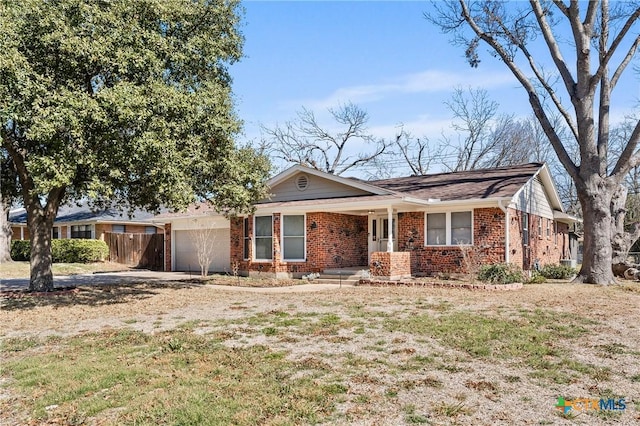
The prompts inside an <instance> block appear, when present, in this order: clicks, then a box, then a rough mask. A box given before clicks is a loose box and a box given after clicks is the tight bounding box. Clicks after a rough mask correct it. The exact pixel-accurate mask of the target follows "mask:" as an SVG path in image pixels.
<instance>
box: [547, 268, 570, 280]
mask: <svg viewBox="0 0 640 426" xmlns="http://www.w3.org/2000/svg"><path fill="white" fill-rule="evenodd" d="M575 274H576V270H575V269H574V268H572V267H571V266H564V265H544V266H543V267H542V269H540V275H542V276H543V277H545V278H550V279H554V280H566V279H568V278H571V277H572V276H574V275H575Z"/></svg>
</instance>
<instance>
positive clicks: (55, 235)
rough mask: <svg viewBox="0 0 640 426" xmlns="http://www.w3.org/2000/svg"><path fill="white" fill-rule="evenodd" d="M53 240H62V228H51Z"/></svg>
mask: <svg viewBox="0 0 640 426" xmlns="http://www.w3.org/2000/svg"><path fill="white" fill-rule="evenodd" d="M51 238H52V239H54V240H59V239H60V227H59V226H54V227H53V228H51Z"/></svg>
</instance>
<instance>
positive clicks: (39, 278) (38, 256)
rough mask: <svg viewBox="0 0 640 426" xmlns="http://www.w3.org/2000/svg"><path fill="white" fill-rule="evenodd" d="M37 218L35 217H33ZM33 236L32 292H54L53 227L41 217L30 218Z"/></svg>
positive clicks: (30, 283) (30, 285)
mask: <svg viewBox="0 0 640 426" xmlns="http://www.w3.org/2000/svg"><path fill="white" fill-rule="evenodd" d="M33 216H35V217H33ZM28 222H29V234H30V236H31V280H30V282H29V290H31V291H53V272H52V271H51V264H52V263H53V262H52V261H53V259H52V256H51V226H52V224H51V225H49V224H47V220H46V219H45V218H44V216H41V215H32V214H30V215H29V217H28Z"/></svg>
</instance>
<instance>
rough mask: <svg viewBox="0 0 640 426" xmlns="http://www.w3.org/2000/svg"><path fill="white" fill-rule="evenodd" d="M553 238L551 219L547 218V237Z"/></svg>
mask: <svg viewBox="0 0 640 426" xmlns="http://www.w3.org/2000/svg"><path fill="white" fill-rule="evenodd" d="M549 238H551V220H549V219H547V239H549Z"/></svg>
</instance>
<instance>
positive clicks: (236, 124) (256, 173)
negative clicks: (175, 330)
mask: <svg viewBox="0 0 640 426" xmlns="http://www.w3.org/2000/svg"><path fill="white" fill-rule="evenodd" d="M240 22H241V9H240V6H239V3H238V2H237V1H235V0H197V1H196V0H136V1H129V0H56V1H40V0H24V1H19V2H17V1H12V0H0V122H1V123H2V126H1V128H0V132H1V136H2V146H1V149H2V150H4V151H5V152H6V153H7V155H8V156H9V157H10V158H11V160H12V162H13V164H14V167H15V170H16V172H17V175H18V177H19V181H18V185H19V186H20V190H21V193H22V198H23V202H24V205H25V208H26V209H27V214H28V222H29V223H28V225H29V228H30V234H31V236H32V257H31V263H32V271H31V272H32V276H31V284H32V288H41V287H44V288H46V287H51V286H52V278H51V276H50V268H49V271H47V270H46V268H44V269H43V267H42V264H41V263H42V262H43V261H44V263H45V264H46V263H47V259H46V258H47V256H48V258H49V260H50V250H49V249H50V247H49V245H50V241H49V239H48V237H47V235H46V234H47V233H48V234H49V235H50V227H51V226H52V223H53V219H54V218H55V215H56V213H57V210H58V206H59V205H60V204H61V203H62V202H66V201H72V200H79V199H90V200H92V201H93V202H95V203H97V204H113V203H115V204H118V205H121V206H125V205H126V206H129V207H135V206H138V207H142V208H145V209H149V210H152V211H153V210H157V209H159V208H160V207H161V206H167V207H169V208H173V209H181V208H184V207H186V206H187V205H188V204H189V203H191V202H193V201H194V200H196V199H208V200H210V201H211V202H212V203H213V204H214V205H216V206H218V207H219V208H221V209H226V210H231V211H242V210H246V209H248V208H250V203H251V201H252V200H254V199H255V198H259V197H261V196H262V195H263V194H264V187H263V184H262V182H263V180H264V178H265V176H266V174H267V172H268V167H269V166H268V162H267V161H266V159H265V158H263V157H260V156H258V155H256V154H254V152H253V151H252V150H250V149H248V148H243V149H238V148H237V147H236V145H235V143H234V138H235V137H236V136H237V134H238V132H239V131H240V128H241V122H240V120H239V119H238V117H236V115H235V112H234V108H233V97H232V93H231V78H230V75H229V71H228V67H229V65H231V64H233V63H234V62H236V61H238V60H239V59H240V58H241V55H242V53H241V48H242V44H243V37H242V35H241V33H240V31H239V26H240ZM38 244H42V247H40V246H38ZM34 246H38V247H34ZM34 248H35V249H34ZM47 251H48V252H49V254H48V255H47ZM34 256H35V258H34ZM42 257H44V258H45V259H42ZM34 263H36V264H39V263H40V269H38V268H36V269H35V270H34ZM49 263H50V262H49ZM34 275H35V276H34Z"/></svg>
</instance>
